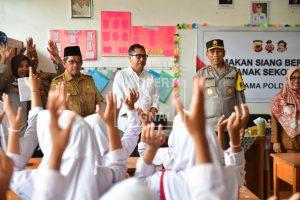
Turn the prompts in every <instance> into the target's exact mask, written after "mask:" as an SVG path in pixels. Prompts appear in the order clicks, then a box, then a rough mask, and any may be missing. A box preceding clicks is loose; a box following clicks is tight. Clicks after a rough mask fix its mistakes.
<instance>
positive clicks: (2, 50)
mask: <svg viewBox="0 0 300 200" xmlns="http://www.w3.org/2000/svg"><path fill="white" fill-rule="evenodd" d="M11 52H12V49H8V47H7V45H4V44H0V64H5V63H6V61H7V60H8V58H9V57H10V55H11Z"/></svg>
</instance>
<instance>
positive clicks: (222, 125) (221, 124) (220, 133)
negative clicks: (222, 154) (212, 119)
mask: <svg viewBox="0 0 300 200" xmlns="http://www.w3.org/2000/svg"><path fill="white" fill-rule="evenodd" d="M227 122H228V118H227V119H225V115H222V116H221V118H220V119H219V121H218V124H217V127H218V140H219V143H220V145H221V147H222V149H224V148H225V138H224V133H225V128H226V126H227Z"/></svg>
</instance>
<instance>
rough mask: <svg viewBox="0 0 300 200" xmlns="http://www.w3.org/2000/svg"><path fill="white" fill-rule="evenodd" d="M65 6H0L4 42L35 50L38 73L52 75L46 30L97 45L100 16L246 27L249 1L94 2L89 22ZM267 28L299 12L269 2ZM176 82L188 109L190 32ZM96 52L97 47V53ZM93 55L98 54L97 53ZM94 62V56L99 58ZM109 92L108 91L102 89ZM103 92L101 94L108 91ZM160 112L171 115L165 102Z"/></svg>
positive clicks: (59, 0) (11, 0) (39, 2)
mask: <svg viewBox="0 0 300 200" xmlns="http://www.w3.org/2000/svg"><path fill="white" fill-rule="evenodd" d="M70 1H71V0H49V1H46V0H0V30H1V31H4V32H5V33H6V34H7V35H8V36H9V37H11V38H14V39H18V40H23V41H25V39H26V38H27V37H29V36H31V37H33V38H34V41H35V43H36V44H37V48H38V54H39V58H40V67H41V68H44V69H46V70H48V71H53V69H52V64H51V62H50V61H49V59H48V52H47V50H46V46H47V41H48V39H49V30H50V29H54V28H55V29H96V30H97V31H98V37H97V39H98V42H99V41H100V32H99V29H100V19H99V18H100V17H99V11H100V10H114V11H130V12H132V25H176V24H177V23H183V22H185V23H186V22H187V23H193V22H195V23H204V22H205V23H207V24H209V25H216V26H218V25H221V26H240V25H241V24H246V23H249V21H250V20H249V18H250V14H249V13H250V0H234V5H233V7H231V8H230V7H229V8H228V7H226V8H224V7H220V6H219V5H218V0H186V1H182V0H94V9H93V12H94V15H93V18H92V19H71V17H70ZM269 2H271V5H270V23H281V24H293V23H300V8H290V7H289V6H288V0H270V1H269ZM179 33H180V34H181V46H180V48H181V63H180V65H181V67H182V68H181V69H182V78H181V80H182V81H183V82H185V83H187V84H185V87H184V90H182V91H183V93H182V97H184V98H185V100H184V102H185V105H186V106H188V104H189V102H190V98H191V94H192V89H191V84H190V83H191V80H192V76H193V72H194V66H195V63H194V62H195V55H196V31H195V30H181V31H179ZM99 49H100V46H99V45H98V50H99ZM98 52H99V51H98ZM99 56H100V55H99ZM124 65H125V66H126V65H128V60H127V58H108V57H103V58H101V57H99V58H98V60H97V61H95V62H84V64H83V66H124ZM171 65H172V59H171V58H168V59H166V58H150V59H149V60H148V66H150V67H151V66H164V67H168V66H169V67H170V66H171ZM108 89H109V88H108ZM108 89H106V90H108ZM250 109H251V112H252V113H268V112H269V106H268V104H250ZM162 110H163V111H169V110H171V114H174V111H173V109H172V106H171V98H169V99H168V101H167V105H162Z"/></svg>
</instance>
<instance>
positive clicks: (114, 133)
mask: <svg viewBox="0 0 300 200" xmlns="http://www.w3.org/2000/svg"><path fill="white" fill-rule="evenodd" d="M105 98H106V102H107V105H106V108H105V111H104V112H103V111H102V110H101V107H100V105H97V110H96V112H98V114H99V116H100V118H101V119H102V121H103V122H104V123H105V125H106V128H107V133H108V134H107V135H108V140H109V150H110V151H113V150H116V149H121V148H122V143H121V139H120V135H119V131H118V128H117V117H118V114H119V111H120V108H121V106H122V103H121V105H120V107H117V102H116V101H115V98H114V96H113V94H112V93H111V92H109V93H108V94H106V96H105Z"/></svg>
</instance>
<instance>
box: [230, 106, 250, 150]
mask: <svg viewBox="0 0 300 200" xmlns="http://www.w3.org/2000/svg"><path fill="white" fill-rule="evenodd" d="M234 110H235V112H233V113H232V114H231V115H230V117H229V119H228V123H227V130H228V133H229V138H230V143H229V144H230V147H231V152H233V153H235V152H240V151H241V136H240V129H242V128H243V127H244V123H245V119H248V118H249V111H248V107H247V105H245V104H244V105H243V109H242V111H243V114H242V115H241V114H240V111H239V109H238V107H237V106H235V107H234Z"/></svg>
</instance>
